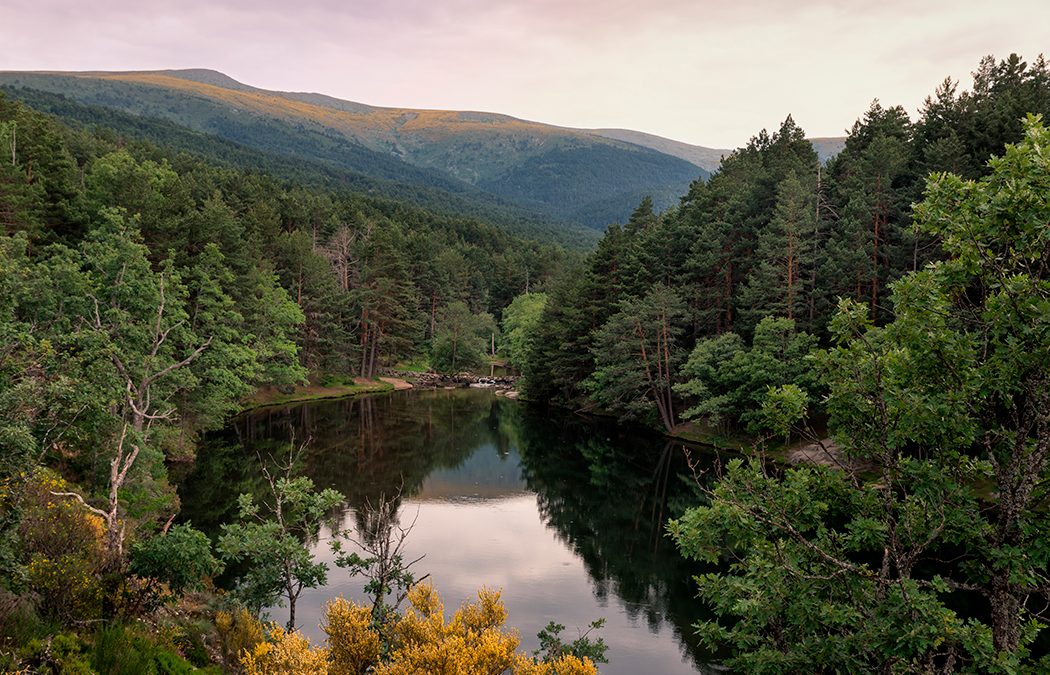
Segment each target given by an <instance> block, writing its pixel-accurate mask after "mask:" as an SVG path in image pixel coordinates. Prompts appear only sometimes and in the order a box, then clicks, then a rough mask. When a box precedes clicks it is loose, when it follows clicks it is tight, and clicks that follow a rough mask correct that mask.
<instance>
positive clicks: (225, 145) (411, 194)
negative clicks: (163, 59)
mask: <svg viewBox="0 0 1050 675" xmlns="http://www.w3.org/2000/svg"><path fill="white" fill-rule="evenodd" d="M0 92H3V93H5V94H6V95H8V96H10V97H11V98H15V99H19V100H21V101H23V102H25V103H27V104H28V105H30V106H32V107H33V108H35V109H37V110H40V111H42V112H47V113H49V114H52V115H55V116H57V117H60V118H62V119H63V120H65V121H66V122H67V123H70V124H74V125H81V126H85V127H88V128H96V127H98V128H103V129H105V130H106V133H110V134H120V135H122V136H125V137H128V138H134V139H138V140H142V141H148V142H151V143H154V144H158V145H160V146H163V147H164V148H168V149H171V150H176V151H179V152H182V153H186V154H189V155H192V156H194V157H198V158H200V159H203V160H206V161H209V162H213V163H218V164H222V165H225V166H228V167H232V168H241V169H251V170H255V171H261V172H264V173H267V174H270V175H273V176H279V177H281V178H284V179H287V180H293V181H296V182H300V183H305V184H309V185H314V186H317V187H323V188H346V189H350V190H353V191H355V192H359V193H363V194H368V195H372V196H375V197H382V198H386V199H389V200H393V201H395V202H401V203H407V204H411V205H414V206H417V207H421V208H425V209H427V210H429V211H433V212H435V213H441V214H445V215H448V216H457V217H464V216H466V217H473V218H477V219H480V220H484V221H487V222H490V223H492V224H494V225H497V226H499V227H500V228H501V229H503V230H505V231H507V232H509V233H511V234H514V235H517V236H520V237H524V238H527V239H532V240H536V241H541V242H551V243H555V244H559V245H562V246H565V247H567V248H570V249H576V250H583V249H589V248H590V247H592V246H593V244H594V242H595V241H596V239H597V237H598V233H597V231H596V230H594V229H592V228H587V227H584V226H582V225H578V224H574V223H570V222H555V221H553V220H552V219H551V218H548V217H544V216H543V215H541V214H538V213H535V212H532V211H529V210H527V209H525V208H523V207H521V206H518V205H515V204H511V203H510V202H506V201H503V200H500V199H499V198H497V197H494V196H493V195H491V194H488V193H485V192H483V191H482V190H479V189H476V188H472V187H471V186H467V185H462V184H458V183H457V182H456V181H449V180H448V179H447V178H441V177H440V176H438V178H441V180H443V181H444V182H446V183H450V184H451V185H452V187H453V188H455V189H454V190H444V189H441V187H440V186H435V185H428V184H426V183H425V182H422V181H421V182H416V183H413V182H408V181H405V180H400V181H399V180H395V179H384V178H379V177H376V176H375V173H376V172H375V171H369V167H368V165H367V164H364V165H363V167H362V168H361V169H360V170H353V169H348V168H345V167H344V166H343V165H342V164H343V163H342V162H339V161H333V160H325V159H324V158H323V156H310V155H309V154H308V153H307V152H305V150H301V149H300V150H296V151H295V152H294V153H293V154H291V156H292V157H293V158H294V159H295V161H294V162H289V161H288V159H289V154H288V153H282V152H280V151H279V150H273V151H263V150H257V149H255V148H253V147H251V146H249V145H245V144H242V143H238V142H235V141H231V140H227V139H226V138H223V137H221V136H218V135H215V134H210V133H204V132H200V131H195V130H192V129H189V128H187V127H184V126H180V125H178V124H175V123H173V122H169V121H167V120H164V119H160V118H157V117H147V116H142V115H135V114H131V113H125V112H121V111H119V110H115V109H113V108H106V107H103V106H94V105H85V104H82V103H78V102H76V101H74V100H73V99H71V98H69V97H67V96H64V95H62V94H54V93H50V92H45V91H40V90H36V89H25V88H22V87H12V86H0ZM273 124H275V125H279V124H281V123H279V122H276V121H274V122H273ZM348 144H349V143H347V142H345V141H344V142H343V145H348ZM354 149H355V150H361V148H360V147H359V146H358V147H357V148H354ZM368 152H370V151H368V150H367V149H364V152H358V153H357V155H351V156H352V157H353V156H356V157H358V158H362V157H367V154H366V153H368ZM372 154H373V155H375V156H377V157H378V160H379V162H382V163H388V164H389V163H396V160H393V161H392V160H390V159H389V158H386V157H383V156H381V155H378V153H372ZM408 168H409V169H413V167H408ZM420 173H423V172H420ZM432 173H436V172H432Z"/></svg>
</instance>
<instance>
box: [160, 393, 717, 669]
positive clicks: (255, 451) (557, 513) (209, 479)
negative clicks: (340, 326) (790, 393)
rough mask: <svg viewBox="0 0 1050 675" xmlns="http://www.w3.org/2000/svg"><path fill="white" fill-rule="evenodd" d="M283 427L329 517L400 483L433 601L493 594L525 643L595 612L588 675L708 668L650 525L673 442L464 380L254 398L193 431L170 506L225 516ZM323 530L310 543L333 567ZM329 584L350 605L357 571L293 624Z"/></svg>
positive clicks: (678, 578)
mask: <svg viewBox="0 0 1050 675" xmlns="http://www.w3.org/2000/svg"><path fill="white" fill-rule="evenodd" d="M293 435H294V437H295V438H296V439H297V440H303V439H309V446H308V449H307V450H306V452H305V454H304V457H303V467H302V469H303V472H304V473H305V474H306V475H308V476H310V477H311V478H312V479H313V480H314V481H315V483H317V484H318V485H319V486H322V487H332V488H335V489H337V490H339V491H340V492H342V493H343V494H344V495H346V496H347V508H346V511H345V513H344V514H342V521H343V525H342V527H352V526H354V525H355V524H356V522H357V520H356V519H357V517H358V512H359V510H360V509H361V507H362V505H363V504H364V503H365V502H366V500H372V501H373V503H374V502H375V501H376V500H377V499H379V497H380V495H391V494H395V493H396V492H397V491H398V490H399V489H400V490H401V494H402V499H401V519H402V522H403V523H405V522H410V521H411V520H413V519H415V520H416V524H415V526H414V528H413V529H412V532H411V535H410V537H409V541H408V546H407V549H408V553H409V555H410V556H412V557H415V556H418V555H425V558H424V559H423V560H422V561H421V562H420V563H419V564H418V565H417V566H416V568H414V569H416V570H418V571H419V572H420V573H426V572H429V573H430V574H431V577H432V579H433V582H434V584H435V586H436V587H437V589H438V590H439V592H440V593H441V594H442V596H443V598H444V600H445V606H446V608H454V607H455V606H457V605H458V604H459V603H460V602H462V601H464V600H467V599H470V598H472V597H473V596H474V593H475V591H476V589H477V588H479V587H481V586H489V587H493V588H501V589H502V591H503V598H504V601H505V602H506V605H507V608H508V610H509V615H510V616H509V619H508V624H509V625H512V626H515V627H517V628H518V629H520V631H521V634H522V645H523V647H524V648H526V649H528V650H530V651H531V650H533V649H535V648H536V647H537V640H536V637H535V635H536V632H537V631H538V630H540V629H541V628H542V627H543V626H544V625H546V623H547V622H548V621H550V620H552V619H553V620H556V621H558V622H559V623H562V624H565V625H566V626H568V630H567V631H566V636H567V637H570V638H573V637H575V636H576V627H577V626H579V627H583V626H586V625H587V624H588V623H589V622H590V621H592V620H593V619H596V618H599V617H604V618H605V619H606V625H605V628H604V629H603V630H602V632H601V635H602V636H603V637H604V638H605V641H606V642H607V643H608V644H609V645H610V649H609V652H608V657H609V661H610V662H609V664H608V665H606V666H603V667H602V668H601V671H602V672H603V673H610V674H628V673H630V674H634V673H652V674H657V673H669V674H670V673H696V672H704V671H705V666H704V663H705V660H707V659H709V658H710V657H709V655H708V654H706V653H704V652H703V651H702V650H701V649H700V648H699V647H698V646H697V645H696V643H695V640H694V639H693V638H692V630H691V628H690V624H692V623H693V622H694V621H696V620H697V619H698V618H700V615H699V614H698V612H699V611H701V608H700V607H699V606H698V602H697V601H696V600H695V599H694V598H695V594H696V592H695V588H694V586H693V582H692V581H691V578H692V575H693V574H694V573H695V572H696V571H697V570H696V569H694V568H692V567H691V566H690V564H688V563H687V562H686V561H684V560H682V559H681V558H680V557H679V556H677V555H676V552H675V550H674V547H673V545H672V544H671V542H670V541H669V540H667V538H666V537H665V536H664V535H663V533H664V529H663V526H664V523H665V522H666V520H667V518H669V517H672V516H674V515H676V514H677V513H680V512H681V510H682V509H684V508H685V507H687V506H688V505H690V504H691V503H693V501H694V499H695V497H694V496H693V491H692V489H691V488H690V481H689V480H688V479H687V476H689V475H691V473H690V471H689V469H688V465H687V462H686V457H685V455H686V453H687V452H689V451H687V450H685V449H684V448H683V447H682V446H681V445H678V444H671V443H667V442H666V441H665V440H664V439H662V438H660V437H658V436H648V435H640V434H637V433H635V434H632V433H630V432H628V431H625V430H621V429H619V428H618V427H616V426H615V425H612V424H608V423H605V424H595V423H589V422H586V421H584V420H581V419H580V418H578V417H575V416H571V415H560V414H553V413H550V412H549V411H537V410H533V409H531V408H530V407H529V406H527V405H525V404H522V403H518V402H516V401H508V400H506V399H502V398H499V397H496V396H494V395H493V394H492V393H491V392H490V391H486V390H477V389H457V390H451V391H434V392H413V391H405V392H396V393H393V394H389V395H385V396H378V397H372V398H363V399H357V400H343V401H333V402H319V403H311V404H301V405H294V406H287V407H280V408H269V409H265V410H262V411H260V412H257V413H254V414H251V415H247V416H243V417H241V418H238V419H237V420H236V421H235V422H234V424H233V425H232V426H231V427H230V428H229V429H228V430H227V431H226V432H224V433H223V434H218V435H216V436H214V437H212V438H210V439H209V440H208V441H207V442H206V444H205V446H204V447H203V448H202V451H201V453H200V456H199V459H198V463H197V465H196V467H195V468H194V470H193V473H191V474H189V475H188V476H186V477H185V478H184V480H183V483H182V487H181V489H180V493H181V497H182V500H183V514H182V516H183V517H184V518H185V519H188V520H192V521H193V523H194V524H195V525H197V526H198V527H201V528H202V529H205V530H206V531H211V532H215V531H217V529H218V526H219V525H220V524H221V523H222V522H228V521H231V520H232V519H233V518H234V516H235V513H234V508H235V505H234V500H235V499H236V496H237V494H239V493H240V492H251V491H256V490H259V489H260V484H259V479H258V465H259V459H258V457H259V456H263V457H265V456H266V455H267V453H272V452H276V451H279V450H280V449H281V448H282V447H287V441H288V439H289V438H290V437H292V436H293ZM690 457H693V458H694V459H695V458H696V457H697V451H696V450H693V451H691V453H690ZM708 459H709V458H708ZM329 535H330V532H327V531H326V532H322V535H321V541H319V542H316V543H315V544H314V550H315V552H316V554H317V557H318V558H319V559H322V560H328V561H329V562H331V560H332V555H331V553H330V552H329V548H328V541H327V539H328V537H329ZM339 594H343V595H345V596H346V597H352V598H360V597H361V581H360V580H359V579H352V578H349V577H348V575H347V574H346V573H345V572H344V571H343V570H340V569H339V568H336V567H334V565H332V566H331V572H330V573H329V584H328V586H326V587H325V588H322V589H316V590H308V591H306V592H304V594H303V596H302V597H301V598H300V601H299V605H298V609H297V621H298V622H299V624H300V626H301V628H302V629H303V630H304V631H305V632H306V633H307V634H308V635H310V636H311V638H312V639H314V640H315V641H318V642H319V641H320V640H321V639H322V638H323V634H322V633H321V631H320V629H319V628H318V623H319V622H320V618H321V610H322V607H323V605H324V603H325V601H326V600H327V599H329V598H331V597H333V596H336V595H339ZM286 616H287V615H286V610H283V609H281V608H275V609H274V610H273V611H272V617H273V618H275V619H278V620H281V621H283V620H284V619H285V618H286Z"/></svg>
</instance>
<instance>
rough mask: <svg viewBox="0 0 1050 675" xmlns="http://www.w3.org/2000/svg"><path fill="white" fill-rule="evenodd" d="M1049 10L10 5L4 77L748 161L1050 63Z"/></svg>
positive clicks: (522, 2) (637, 1)
mask: <svg viewBox="0 0 1050 675" xmlns="http://www.w3.org/2000/svg"><path fill="white" fill-rule="evenodd" d="M1048 38H1050V2H1047V0H998V1H996V2H993V1H991V0H979V1H976V2H974V1H971V0H931V1H928V2H924V1H923V0H910V1H905V0H881V1H880V2H872V1H871V0H861V1H857V0H837V1H825V0H819V1H818V0H798V1H790V2H785V1H782V0H781V1H778V0H729V1H727V0H648V1H644V0H385V1H381V0H371V1H367V0H294V1H293V0H162V1H158V0H134V1H133V0H2V2H0V45H3V49H2V50H0V51H2V56H0V70H154V69H165V68H211V69H214V70H219V71H222V72H224V73H226V74H227V75H229V76H231V77H233V78H235V79H237V80H240V81H241V82H244V83H247V84H251V85H254V86H257V87H262V88H265V89H278V90H285V91H315V92H320V93H324V94H329V95H331V96H335V97H338V98H343V99H349V100H353V101H359V102H362V103H368V104H371V105H383V106H394V107H409V108H436V109H452V110H483V111H491V112H501V113H506V114H509V115H514V116H516V117H521V118H524V119H530V120H536V121H540V122H546V123H551V124H559V125H563V126H572V127H584V128H592V127H621V128H628V129H636V130H639V131H645V132H649V133H654V134H658V135H661V136H666V137H668V138H673V139H676V140H681V141H686V142H689V143H694V144H697V145H704V146H709V147H718V148H731V147H736V146H739V145H742V144H744V143H746V142H747V140H748V138H750V137H751V136H752V135H754V134H755V133H756V132H758V131H759V130H761V129H763V128H770V129H775V128H776V127H777V126H778V125H779V124H780V122H781V121H782V120H783V119H784V118H785V117H786V116H787V115H788V114H791V115H793V116H794V118H795V120H796V122H798V123H799V124H800V125H801V126H802V127H803V129H805V130H806V132H807V133H808V135H810V136H841V135H844V133H845V130H846V129H847V128H848V127H849V126H850V125H851V124H852V123H853V121H854V120H855V119H856V118H857V117H859V116H860V115H861V114H863V112H864V111H865V110H866V109H867V108H868V106H869V105H870V103H871V101H872V100H873V99H875V98H878V99H880V101H881V102H882V103H883V104H884V105H897V104H899V105H903V106H904V107H905V108H906V109H907V110H908V112H909V113H910V114H912V115H913V116H915V114H916V112H917V110H918V109H919V107H920V106H921V104H922V101H923V99H924V98H925V97H926V96H927V95H929V94H930V93H932V92H933V90H934V88H935V87H936V86H937V84H938V83H940V82H941V81H942V80H943V79H944V78H945V77H952V78H953V79H956V80H960V81H961V84H962V86H963V87H964V88H966V87H968V86H969V84H970V73H971V72H972V71H973V70H974V69H975V68H976V67H977V64H978V62H979V60H980V58H981V57H982V56H984V55H987V54H994V55H995V56H996V57H998V58H1004V57H1006V56H1008V55H1009V54H1010V53H1011V52H1016V53H1019V54H1021V55H1022V56H1024V57H1025V58H1026V59H1028V60H1029V61H1031V60H1032V59H1034V58H1035V57H1036V56H1037V55H1038V54H1039V53H1040V52H1043V51H1048V50H1050V39H1048Z"/></svg>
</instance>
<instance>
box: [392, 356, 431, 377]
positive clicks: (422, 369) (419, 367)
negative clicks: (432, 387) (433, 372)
mask: <svg viewBox="0 0 1050 675" xmlns="http://www.w3.org/2000/svg"><path fill="white" fill-rule="evenodd" d="M394 370H402V371H405V372H406V373H429V372H430V358H429V357H427V355H426V354H421V355H419V356H416V357H413V358H411V359H409V360H407V361H400V362H398V364H397V365H395V366H394Z"/></svg>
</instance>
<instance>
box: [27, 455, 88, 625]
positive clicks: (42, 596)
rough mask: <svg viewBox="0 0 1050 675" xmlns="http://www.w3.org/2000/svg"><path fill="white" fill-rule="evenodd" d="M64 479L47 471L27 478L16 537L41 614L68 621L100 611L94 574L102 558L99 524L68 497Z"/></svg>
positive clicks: (83, 617) (84, 617)
mask: <svg viewBox="0 0 1050 675" xmlns="http://www.w3.org/2000/svg"><path fill="white" fill-rule="evenodd" d="M70 489H71V488H70V486H69V484H68V483H67V482H66V481H65V480H63V479H62V478H61V477H59V476H57V475H56V474H54V473H51V472H50V471H41V472H39V473H38V474H36V475H35V476H32V477H30V478H29V480H28V482H27V483H26V486H25V491H24V493H23V497H22V519H21V522H20V524H19V538H20V539H21V547H22V551H23V555H24V556H25V562H26V578H27V580H28V583H29V586H30V588H31V589H32V590H33V591H34V592H35V593H36V594H37V596H38V598H39V609H40V611H41V613H42V614H44V615H46V616H49V617H53V618H59V619H62V620H63V621H67V622H72V621H76V620H80V619H90V618H94V617H95V616H97V615H98V613H99V611H100V610H101V601H102V589H101V584H100V580H99V574H100V572H101V570H102V567H103V563H104V562H105V547H104V544H103V537H104V535H105V524H104V523H103V521H102V519H101V518H99V517H98V516H97V515H95V514H93V513H90V512H89V511H87V510H86V509H84V507H83V506H81V505H80V504H79V503H77V502H76V501H74V500H72V499H70V498H68V497H56V496H55V495H54V494H53V493H54V492H66V491H70Z"/></svg>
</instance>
